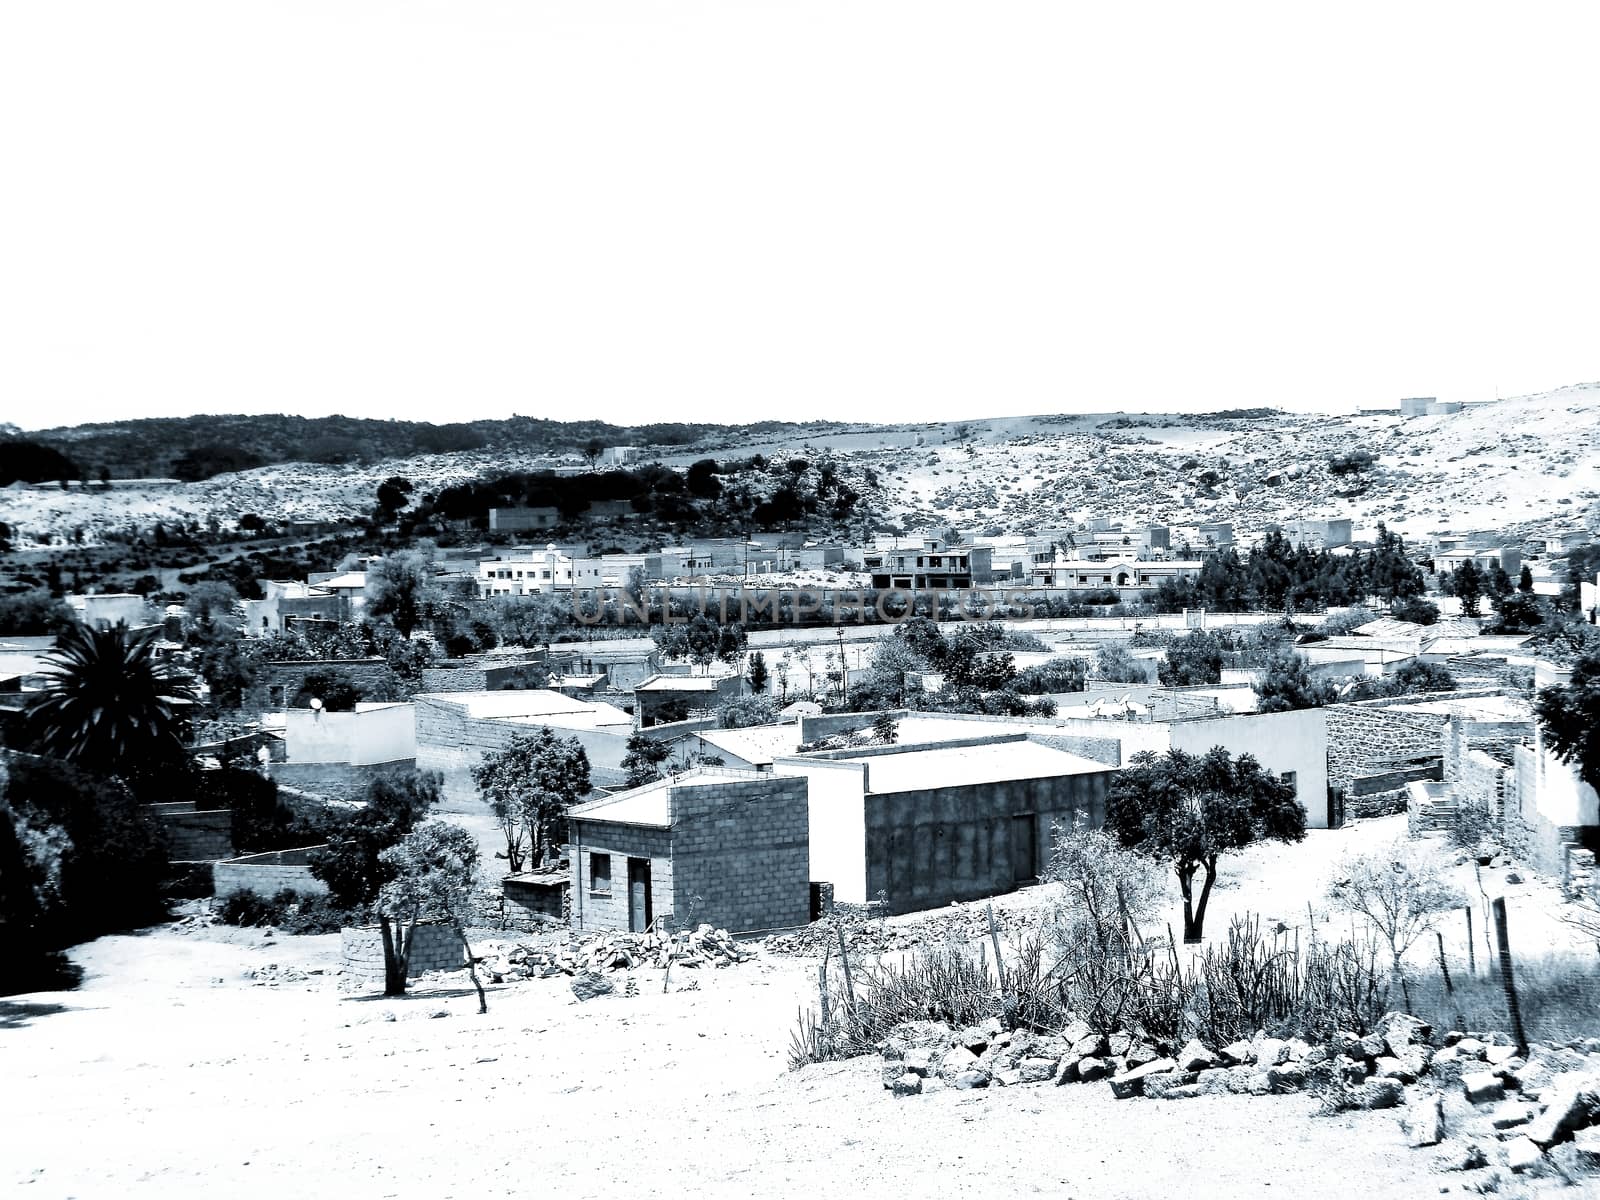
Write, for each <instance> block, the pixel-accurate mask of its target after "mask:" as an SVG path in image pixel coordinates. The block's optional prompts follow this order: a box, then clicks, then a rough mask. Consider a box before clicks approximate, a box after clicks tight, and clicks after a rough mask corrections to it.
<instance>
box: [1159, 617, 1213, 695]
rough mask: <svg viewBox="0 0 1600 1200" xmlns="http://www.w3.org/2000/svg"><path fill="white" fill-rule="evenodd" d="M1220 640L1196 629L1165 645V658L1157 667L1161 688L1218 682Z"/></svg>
mask: <svg viewBox="0 0 1600 1200" xmlns="http://www.w3.org/2000/svg"><path fill="white" fill-rule="evenodd" d="M1222 655H1223V645H1222V640H1221V639H1220V638H1218V637H1217V636H1216V635H1215V634H1212V633H1208V632H1207V631H1205V630H1203V629H1197V630H1195V631H1194V632H1193V633H1191V634H1189V635H1188V636H1187V637H1181V638H1179V639H1178V640H1177V641H1175V642H1173V643H1172V645H1170V646H1168V647H1167V654H1166V658H1165V659H1164V660H1163V661H1162V663H1161V665H1160V667H1158V668H1157V677H1158V678H1159V679H1160V680H1161V683H1162V686H1164V687H1193V686H1196V685H1204V684H1211V683H1221V682H1222Z"/></svg>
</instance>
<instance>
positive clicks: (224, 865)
mask: <svg viewBox="0 0 1600 1200" xmlns="http://www.w3.org/2000/svg"><path fill="white" fill-rule="evenodd" d="M318 849H320V847H316V846H308V847H304V848H302V849H299V850H273V851H268V852H267V853H264V854H247V855H245V856H244V857H243V858H231V859H226V860H224V861H222V862H216V863H212V864H211V888H212V895H214V896H226V895H228V894H229V893H231V892H243V891H252V892H255V893H257V894H258V895H262V896H272V895H276V894H277V893H278V892H281V891H282V890H283V889H284V888H290V889H292V890H294V891H296V892H299V893H301V894H302V895H316V896H325V895H327V894H328V885H327V884H325V883H323V882H322V880H320V879H318V878H317V877H316V876H315V875H313V874H312V873H311V867H310V866H309V865H308V862H309V859H310V856H311V854H312V853H313V852H314V851H315V850H318Z"/></svg>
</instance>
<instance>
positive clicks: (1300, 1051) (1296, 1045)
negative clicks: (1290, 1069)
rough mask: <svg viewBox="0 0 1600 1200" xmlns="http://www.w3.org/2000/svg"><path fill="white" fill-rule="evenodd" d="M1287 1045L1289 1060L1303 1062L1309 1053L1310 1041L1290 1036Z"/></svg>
mask: <svg viewBox="0 0 1600 1200" xmlns="http://www.w3.org/2000/svg"><path fill="white" fill-rule="evenodd" d="M1287 1045H1288V1047H1289V1061H1290V1062H1304V1061H1305V1059H1306V1057H1307V1056H1308V1055H1309V1054H1310V1053H1311V1045H1310V1043H1309V1042H1303V1041H1301V1040H1300V1039H1299V1038H1290V1039H1289V1041H1288V1043H1287Z"/></svg>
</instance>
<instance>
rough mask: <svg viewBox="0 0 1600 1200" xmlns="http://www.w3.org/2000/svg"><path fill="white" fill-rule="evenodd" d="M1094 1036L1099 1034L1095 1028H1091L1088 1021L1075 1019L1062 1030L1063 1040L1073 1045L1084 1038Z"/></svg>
mask: <svg viewBox="0 0 1600 1200" xmlns="http://www.w3.org/2000/svg"><path fill="white" fill-rule="evenodd" d="M1094 1036H1097V1035H1096V1034H1095V1032H1094V1030H1093V1029H1091V1028H1089V1022H1087V1021H1073V1022H1072V1023H1071V1024H1070V1025H1068V1026H1067V1027H1066V1028H1065V1029H1063V1030H1062V1031H1061V1037H1062V1040H1063V1041H1065V1042H1067V1043H1068V1044H1069V1045H1073V1046H1076V1045H1077V1044H1078V1043H1079V1042H1081V1041H1083V1039H1084V1038H1087V1037H1094Z"/></svg>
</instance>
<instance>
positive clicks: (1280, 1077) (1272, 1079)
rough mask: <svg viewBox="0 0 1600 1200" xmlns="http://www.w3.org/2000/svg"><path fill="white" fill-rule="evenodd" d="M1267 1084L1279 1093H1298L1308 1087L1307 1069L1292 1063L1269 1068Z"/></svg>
mask: <svg viewBox="0 0 1600 1200" xmlns="http://www.w3.org/2000/svg"><path fill="white" fill-rule="evenodd" d="M1267 1083H1268V1085H1269V1086H1270V1087H1271V1089H1272V1090H1273V1091H1274V1092H1277V1093H1285V1092H1298V1091H1300V1090H1301V1089H1302V1088H1304V1087H1305V1085H1306V1069H1305V1068H1304V1067H1303V1066H1301V1065H1300V1064H1299V1063H1292V1062H1286V1063H1280V1064H1279V1065H1278V1066H1275V1067H1268V1068H1267Z"/></svg>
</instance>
